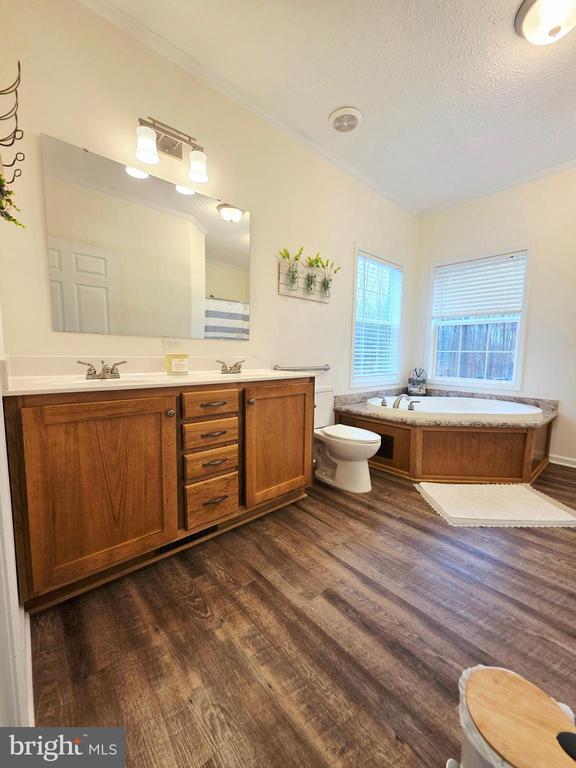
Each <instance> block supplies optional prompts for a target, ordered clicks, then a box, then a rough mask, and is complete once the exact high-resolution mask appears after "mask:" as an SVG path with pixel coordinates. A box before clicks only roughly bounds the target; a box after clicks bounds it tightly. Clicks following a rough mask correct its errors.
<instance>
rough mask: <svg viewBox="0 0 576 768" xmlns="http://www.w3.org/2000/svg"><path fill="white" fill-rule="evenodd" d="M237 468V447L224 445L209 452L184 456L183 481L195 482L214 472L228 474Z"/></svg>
mask: <svg viewBox="0 0 576 768" xmlns="http://www.w3.org/2000/svg"><path fill="white" fill-rule="evenodd" d="M237 467H238V446H237V445H225V446H224V447H223V448H213V449H212V450H211V451H200V452H199V453H187V454H185V456H184V479H185V480H196V479H197V478H200V477H204V476H205V475H213V474H214V473H215V472H230V471H232V470H233V469H237Z"/></svg>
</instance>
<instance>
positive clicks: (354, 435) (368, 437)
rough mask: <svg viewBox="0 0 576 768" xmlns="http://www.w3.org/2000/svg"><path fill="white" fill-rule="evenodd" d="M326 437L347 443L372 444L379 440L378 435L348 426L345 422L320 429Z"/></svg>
mask: <svg viewBox="0 0 576 768" xmlns="http://www.w3.org/2000/svg"><path fill="white" fill-rule="evenodd" d="M320 431H321V432H322V433H323V434H324V435H326V436H327V437H330V438H333V439H335V440H343V441H346V442H348V443H365V444H368V445H374V444H376V443H379V442H380V435H377V434H376V433H375V432H370V431H369V430H367V429H360V428H359V427H349V426H348V425H347V424H333V425H332V426H330V427H323V428H322V429H321V430H320Z"/></svg>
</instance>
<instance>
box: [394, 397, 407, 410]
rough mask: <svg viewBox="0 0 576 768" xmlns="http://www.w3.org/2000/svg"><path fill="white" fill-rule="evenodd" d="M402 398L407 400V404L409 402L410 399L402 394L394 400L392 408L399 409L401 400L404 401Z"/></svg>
mask: <svg viewBox="0 0 576 768" xmlns="http://www.w3.org/2000/svg"><path fill="white" fill-rule="evenodd" d="M404 398H406V400H408V402H410V398H409V397H408V395H404V394H402V395H398V397H397V398H396V400H394V402H393V403H392V408H400V403H401V402H402V400H404ZM408 407H410V406H408Z"/></svg>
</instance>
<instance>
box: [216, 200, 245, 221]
mask: <svg viewBox="0 0 576 768" xmlns="http://www.w3.org/2000/svg"><path fill="white" fill-rule="evenodd" d="M218 211H219V212H220V216H222V218H223V219H224V221H229V222H230V223H231V224H237V223H238V222H239V221H240V219H241V218H242V216H243V214H244V211H243V210H242V209H241V208H236V206H235V205H229V204H228V203H220V205H219V206H218Z"/></svg>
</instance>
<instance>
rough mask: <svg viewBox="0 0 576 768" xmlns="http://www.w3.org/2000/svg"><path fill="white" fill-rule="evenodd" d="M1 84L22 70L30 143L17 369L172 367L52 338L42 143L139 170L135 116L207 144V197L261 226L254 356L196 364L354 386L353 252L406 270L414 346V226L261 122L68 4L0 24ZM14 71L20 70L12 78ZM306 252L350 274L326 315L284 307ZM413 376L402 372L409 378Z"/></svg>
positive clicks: (18, 274) (22, 8) (208, 344)
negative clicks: (324, 372) (293, 265)
mask: <svg viewBox="0 0 576 768" xmlns="http://www.w3.org/2000/svg"><path fill="white" fill-rule="evenodd" d="M2 25H3V42H2V65H1V67H0V76H2V82H4V81H8V80H9V77H10V75H11V74H12V69H11V68H10V67H13V65H14V62H15V61H16V60H17V59H20V60H21V61H22V87H21V91H20V104H21V108H20V115H21V124H22V126H23V127H24V130H25V132H26V136H25V139H24V141H23V142H22V145H23V146H22V149H23V150H24V151H25V152H26V162H25V164H24V169H23V175H22V178H21V179H20V180H19V182H18V185H17V201H18V203H19V204H20V206H21V208H22V219H23V220H24V221H25V223H26V225H27V227H26V229H25V230H17V229H16V228H13V229H11V228H9V227H6V226H4V227H2V228H1V229H0V238H1V243H0V248H1V251H2V254H1V258H0V301H1V302H2V306H3V314H4V320H5V333H6V352H7V354H8V355H42V354H50V355H75V356H79V357H81V356H90V355H92V356H100V355H101V356H110V357H112V356H120V357H122V356H124V355H133V356H146V355H162V354H164V352H165V350H164V349H163V346H162V340H161V339H153V338H137V337H122V336H117V337H106V338H103V337H100V336H92V335H86V334H82V335H75V334H66V333H55V332H53V331H52V330H51V322H50V304H49V293H48V277H47V266H46V258H45V253H46V240H45V227H44V211H43V209H44V202H43V192H42V179H41V162H40V156H39V134H40V133H46V134H48V135H51V136H54V137H56V138H59V139H63V140H64V141H68V142H71V143H73V144H76V145H78V146H83V147H87V148H89V149H90V150H92V151H94V152H97V153H98V154H101V155H104V156H106V157H110V158H112V159H115V160H118V161H120V162H125V163H128V162H130V163H132V164H133V163H134V144H135V128H136V125H137V120H138V117H139V116H147V115H152V116H153V117H156V118H158V119H159V120H163V121H165V122H167V123H169V124H171V125H174V126H175V127H177V128H180V129H182V130H183V131H188V132H190V133H192V134H193V135H194V136H197V137H198V138H199V140H200V141H201V142H202V144H204V145H205V147H206V151H207V153H208V168H209V175H210V182H209V183H208V184H206V185H203V186H204V188H205V189H203V190H202V191H205V192H206V193H207V194H209V195H211V196H212V197H218V198H220V199H223V200H234V201H235V202H236V203H237V204H238V205H241V206H242V207H243V208H246V209H247V210H250V212H251V278H250V279H251V286H250V296H251V318H252V333H251V338H250V341H248V342H242V343H241V344H240V342H233V341H188V342H186V344H185V346H184V349H186V350H187V351H189V352H190V353H191V354H192V355H197V356H202V357H213V358H214V359H216V358H227V357H231V356H234V355H241V356H242V357H249V356H262V357H266V358H268V359H269V360H270V362H275V361H279V360H280V359H282V360H290V361H304V362H319V361H320V362H324V361H326V362H329V363H331V364H332V366H333V371H332V373H331V378H330V382H331V383H333V384H334V385H335V388H336V389H337V390H338V391H340V392H342V391H345V390H347V388H348V384H349V364H350V340H351V328H352V325H351V320H352V318H351V315H352V300H353V262H354V253H355V244H356V243H358V245H359V246H361V247H362V248H364V249H366V250H368V251H370V252H372V253H376V254H381V255H382V256H384V257H386V258H387V259H390V260H392V261H395V262H397V263H399V264H401V265H403V266H404V267H405V268H406V294H405V299H406V300H405V302H404V307H405V319H406V323H405V329H404V330H405V339H406V340H408V339H409V338H410V331H411V313H410V312H409V306H410V304H411V300H412V293H413V285H414V277H415V267H414V262H415V257H416V229H417V223H416V219H415V218H414V217H413V216H412V215H410V214H408V213H406V212H404V211H402V210H401V209H399V208H398V207H397V206H395V205H394V204H392V203H391V202H388V201H387V200H386V199H384V198H382V197H381V196H380V195H378V194H377V193H376V192H374V191H373V190H371V189H370V188H368V187H367V186H366V185H364V184H362V183H361V182H360V181H358V180H357V179H355V178H354V177H352V176H350V175H348V174H346V173H345V172H343V171H341V170H340V169H338V168H336V167H334V166H333V165H331V164H330V163H329V162H327V161H326V160H324V159H322V158H321V157H319V156H318V155H316V154H314V153H313V152H312V151H310V150H308V149H307V148H306V147H304V146H303V145H302V144H299V143H297V142H295V141H294V140H292V139H290V138H288V137H286V136H285V135H283V134H281V133H280V132H279V131H277V130H276V129H274V128H272V127H271V126H270V125H268V124H267V123H266V122H264V121H263V120H262V119H261V118H259V117H257V116H255V115H254V114H253V113H251V112H250V111H248V110H246V109H245V108H243V107H241V106H239V105H237V104H236V103H234V102H233V101H231V100H230V99H228V98H226V97H224V96H222V95H221V94H220V93H218V92H216V91H215V90H213V89H212V88H209V87H207V86H206V85H204V84H203V83H201V82H200V81H198V80H196V79H195V78H194V77H192V76H191V75H189V74H187V73H186V72H185V71H184V70H182V69H180V68H178V67H176V66H175V65H173V64H171V63H170V62H169V61H167V60H166V59H164V58H162V57H160V56H158V55H157V54H155V53H154V52H152V51H151V50H150V49H149V48H147V47H145V46H143V45H142V44H141V43H139V42H136V41H134V40H132V39H131V38H130V37H128V36H127V35H125V34H124V33H122V32H121V31H119V30H118V29H116V28H115V27H114V26H112V25H111V24H109V23H108V22H106V21H104V20H103V19H102V18H100V17H99V16H97V15H95V14H93V13H92V12H90V11H89V10H87V9H86V8H85V7H83V6H81V5H80V4H79V3H76V2H73V1H72V0H51V2H49V3H48V2H41V1H40V0H19V2H18V3H12V4H11V5H10V7H9V8H6V10H5V13H4V15H3V19H2ZM8 65H10V66H8ZM161 157H162V159H161V162H160V165H159V166H156V167H155V170H154V173H155V174H157V175H159V176H162V177H164V178H166V179H168V180H169V181H173V182H176V181H178V182H185V179H186V176H185V173H186V168H185V164H184V163H178V162H176V161H174V160H173V159H171V158H167V157H165V156H161ZM301 244H303V245H304V246H305V248H306V250H307V252H308V253H312V254H313V253H315V252H316V251H320V252H321V253H322V254H323V255H324V256H326V257H330V258H332V259H334V260H335V261H336V262H337V263H338V264H340V265H341V266H342V271H341V273H340V274H339V275H338V276H337V278H336V280H335V285H334V290H333V299H332V301H331V303H330V304H328V305H324V304H320V303H317V302H311V301H301V300H296V299H293V298H288V297H280V296H278V294H277V266H276V261H275V257H274V254H275V253H276V252H277V250H278V249H279V248H282V247H284V246H286V247H289V248H297V247H298V246H300V245H301ZM406 370H407V367H406V364H403V371H402V377H403V378H404V374H405V372H406Z"/></svg>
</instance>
